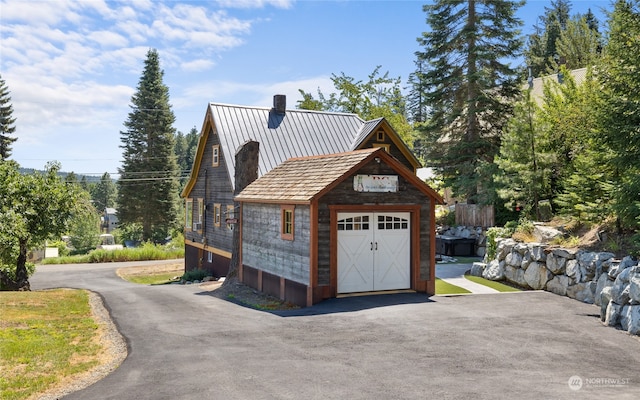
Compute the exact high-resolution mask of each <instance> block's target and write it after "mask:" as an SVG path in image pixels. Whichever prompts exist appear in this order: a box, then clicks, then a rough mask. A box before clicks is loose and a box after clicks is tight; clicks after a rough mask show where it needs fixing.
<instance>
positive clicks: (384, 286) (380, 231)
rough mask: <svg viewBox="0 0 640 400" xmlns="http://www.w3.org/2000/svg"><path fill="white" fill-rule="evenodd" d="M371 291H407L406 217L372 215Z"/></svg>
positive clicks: (401, 215)
mask: <svg viewBox="0 0 640 400" xmlns="http://www.w3.org/2000/svg"><path fill="white" fill-rule="evenodd" d="M374 235H375V244H376V246H375V247H376V248H377V250H376V254H375V272H374V290H393V289H408V288H409V287H411V276H410V261H411V252H410V249H411V245H410V244H411V232H410V230H409V214H408V213H385V214H382V215H376V229H375V233H374Z"/></svg>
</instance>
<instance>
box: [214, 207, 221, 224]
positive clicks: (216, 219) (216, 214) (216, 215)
mask: <svg viewBox="0 0 640 400" xmlns="http://www.w3.org/2000/svg"><path fill="white" fill-rule="evenodd" d="M213 225H215V226H220V204H214V205H213Z"/></svg>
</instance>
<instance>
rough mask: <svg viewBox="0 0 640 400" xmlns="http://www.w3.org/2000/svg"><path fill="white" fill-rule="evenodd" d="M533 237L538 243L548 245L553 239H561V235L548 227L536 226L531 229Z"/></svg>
mask: <svg viewBox="0 0 640 400" xmlns="http://www.w3.org/2000/svg"><path fill="white" fill-rule="evenodd" d="M533 236H534V237H535V238H536V240H537V241H538V242H544V243H548V242H550V241H552V240H553V239H555V238H559V237H562V236H563V233H562V232H560V231H559V230H557V229H555V228H552V227H549V226H543V225H536V226H535V227H534V229H533Z"/></svg>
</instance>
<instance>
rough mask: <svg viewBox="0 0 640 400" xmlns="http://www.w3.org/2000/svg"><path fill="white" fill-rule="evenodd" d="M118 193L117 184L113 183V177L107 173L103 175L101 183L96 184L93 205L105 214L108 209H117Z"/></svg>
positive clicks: (92, 193) (92, 195)
mask: <svg viewBox="0 0 640 400" xmlns="http://www.w3.org/2000/svg"><path fill="white" fill-rule="evenodd" d="M116 192H117V188H116V184H115V183H114V182H113V179H111V175H109V173H108V172H105V173H104V174H102V177H101V178H100V182H98V183H96V184H95V185H94V186H93V188H92V190H91V200H92V201H93V205H94V206H95V207H96V209H97V210H98V211H99V212H104V209H105V208H107V207H109V208H113V207H115V204H116Z"/></svg>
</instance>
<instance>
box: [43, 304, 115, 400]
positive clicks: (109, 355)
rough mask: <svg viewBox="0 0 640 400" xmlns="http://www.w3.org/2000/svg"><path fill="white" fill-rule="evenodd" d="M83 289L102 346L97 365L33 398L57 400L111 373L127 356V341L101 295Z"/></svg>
mask: <svg viewBox="0 0 640 400" xmlns="http://www.w3.org/2000/svg"><path fill="white" fill-rule="evenodd" d="M87 292H88V293H89V306H90V307H91V314H92V316H93V319H94V321H95V322H96V323H97V324H98V326H99V328H98V335H99V336H98V339H97V340H98V342H99V343H100V344H102V346H103V347H104V352H103V354H101V356H100V360H101V362H100V365H98V366H96V367H95V368H93V369H91V370H89V371H87V372H83V373H82V374H79V375H73V376H70V377H68V378H67V379H65V380H63V381H62V382H60V383H58V384H57V385H56V386H55V387H54V388H52V389H49V390H47V391H46V392H45V393H40V394H38V395H37V396H36V397H33V398H35V399H38V400H58V399H60V398H61V397H64V396H66V395H68V394H70V393H72V392H75V391H78V390H82V389H84V388H86V387H89V386H91V385H92V384H94V383H96V382H97V381H99V380H100V379H102V378H104V377H105V376H107V375H109V374H110V373H111V372H113V371H114V370H115V369H116V368H118V367H119V366H120V364H122V362H123V361H124V360H125V359H126V358H127V355H128V348H127V342H126V341H125V339H124V337H123V336H122V335H121V334H120V332H119V331H118V328H117V327H116V325H115V324H114V323H113V320H112V319H111V316H110V315H109V311H108V310H107V308H106V307H105V306H104V302H103V300H102V297H100V295H99V294H97V293H95V292H92V291H87Z"/></svg>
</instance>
